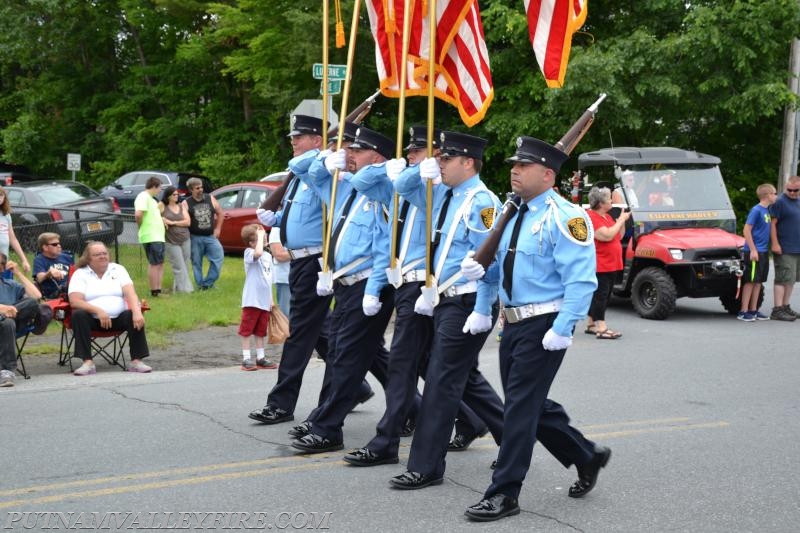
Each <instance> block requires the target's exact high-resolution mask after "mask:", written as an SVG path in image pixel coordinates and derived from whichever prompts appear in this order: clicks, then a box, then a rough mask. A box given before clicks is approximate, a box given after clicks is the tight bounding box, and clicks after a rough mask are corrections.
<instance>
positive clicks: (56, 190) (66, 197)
mask: <svg viewBox="0 0 800 533" xmlns="http://www.w3.org/2000/svg"><path fill="white" fill-rule="evenodd" d="M37 195H38V196H39V199H40V200H41V204H40V205H63V204H68V203H71V202H77V201H80V200H85V199H87V198H97V196H98V195H97V194H96V193H95V192H94V191H92V190H91V189H90V188H88V187H84V186H83V185H81V184H79V183H69V184H65V185H61V186H58V187H49V188H46V189H39V190H38V191H37Z"/></svg>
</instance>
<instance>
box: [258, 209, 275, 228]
mask: <svg viewBox="0 0 800 533" xmlns="http://www.w3.org/2000/svg"><path fill="white" fill-rule="evenodd" d="M256 217H258V221H259V222H261V223H262V224H264V225H265V226H270V227H272V226H274V225H275V224H277V223H278V217H277V216H275V212H273V211H269V210H267V209H261V208H260V207H259V208H258V209H256Z"/></svg>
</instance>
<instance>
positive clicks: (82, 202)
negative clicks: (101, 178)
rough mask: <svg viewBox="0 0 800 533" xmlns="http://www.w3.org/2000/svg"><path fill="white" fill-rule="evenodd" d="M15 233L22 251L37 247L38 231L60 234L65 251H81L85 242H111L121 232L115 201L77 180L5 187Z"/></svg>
mask: <svg viewBox="0 0 800 533" xmlns="http://www.w3.org/2000/svg"><path fill="white" fill-rule="evenodd" d="M5 189H6V193H7V194H8V199H9V201H10V202H11V207H12V211H11V221H12V223H13V224H14V233H15V234H16V236H17V239H19V241H20V244H21V245H22V248H23V249H24V250H25V251H35V250H36V239H37V238H38V237H39V234H40V233H43V232H45V231H54V232H56V233H58V234H59V235H61V244H62V248H63V249H64V250H71V251H73V252H75V253H76V254H78V253H80V252H81V251H82V249H83V245H84V244H85V243H86V241H90V240H92V241H102V242H104V243H106V244H111V243H113V242H114V239H115V238H116V237H117V235H119V234H120V233H122V226H123V224H122V220H121V218H120V209H119V206H118V205H117V202H116V200H114V199H113V198H105V197H103V196H101V195H100V194H99V193H98V192H97V191H95V190H94V189H91V188H89V187H87V186H86V185H84V184H83V183H80V182H78V181H68V180H48V181H29V182H19V183H15V184H13V185H10V186H8V187H5Z"/></svg>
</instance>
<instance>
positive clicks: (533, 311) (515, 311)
mask: <svg viewBox="0 0 800 533" xmlns="http://www.w3.org/2000/svg"><path fill="white" fill-rule="evenodd" d="M562 303H564V300H563V299H562V298H559V299H558V300H552V301H550V302H543V303H540V304H528V305H520V306H519V307H505V308H503V314H504V315H505V317H506V321H508V323H509V324H514V323H516V322H520V321H522V320H525V319H526V318H532V317H535V316H539V315H546V314H548V313H558V311H559V310H561V304H562Z"/></svg>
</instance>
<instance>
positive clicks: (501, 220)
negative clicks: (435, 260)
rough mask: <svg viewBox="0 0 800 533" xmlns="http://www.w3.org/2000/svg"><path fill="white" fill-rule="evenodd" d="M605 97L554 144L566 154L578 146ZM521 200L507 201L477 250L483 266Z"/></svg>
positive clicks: (486, 264)
mask: <svg viewBox="0 0 800 533" xmlns="http://www.w3.org/2000/svg"><path fill="white" fill-rule="evenodd" d="M605 98H606V93H602V94H601V95H600V98H598V99H597V101H595V103H593V104H592V105H590V106H589V107H588V108H587V109H586V111H584V112H583V114H582V115H581V117H580V118H579V119H578V121H577V122H575V124H573V125H572V127H571V128H570V129H569V131H567V133H566V134H564V136H563V137H562V138H561V140H560V141H558V142H557V143H556V144H555V145H554V146H555V147H556V148H558V149H559V150H561V151H562V152H564V153H565V154H570V153H572V150H574V149H575V146H577V144H578V143H579V142H580V140H581V139H582V138H583V136H584V135H586V132H587V131H589V128H590V127H591V125H592V122H594V115H595V113H597V108H598V107H599V106H600V104H601V103H602V102H603V100H605ZM520 201H521V200H520V197H519V195H514V197H513V198H512V199H511V200H510V201H508V202H506V204H505V206H504V207H503V211H502V212H501V213H500V216H499V217H497V220H496V221H495V223H494V228H492V231H491V233H489V236H488V237H487V238H486V240H485V241H483V243H481V245H480V246H479V247H478V249H477V250H476V251H475V257H474V259H475V261H477V262H478V263H480V264H481V265H483V268H489V264H490V263H491V262H492V258H494V256H495V254H496V253H497V247H498V246H499V245H500V237H502V236H503V230H504V229H505V227H506V224H508V221H509V220H511V218H512V217H513V216H514V215H515V214H516V212H517V209H518V207H519V202H520Z"/></svg>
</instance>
